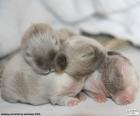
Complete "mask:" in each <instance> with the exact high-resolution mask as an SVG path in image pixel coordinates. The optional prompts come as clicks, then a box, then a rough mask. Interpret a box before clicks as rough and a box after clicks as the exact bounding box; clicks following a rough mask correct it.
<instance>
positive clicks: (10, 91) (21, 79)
mask: <svg viewBox="0 0 140 116" xmlns="http://www.w3.org/2000/svg"><path fill="white" fill-rule="evenodd" d="M44 46H45V45H44ZM37 47H38V46H37ZM35 49H37V48H35ZM40 50H41V49H40ZM35 52H39V51H35ZM35 52H34V54H35ZM104 58H105V50H104V48H103V47H102V45H100V44H99V43H98V42H96V41H95V40H92V39H90V38H86V37H82V36H73V37H71V38H70V39H67V40H66V41H65V42H64V44H63V45H62V46H61V48H60V51H59V52H58V54H57V55H56V57H55V59H54V65H55V67H56V71H57V72H58V73H57V72H51V73H49V74H47V75H41V74H40V73H36V71H35V70H34V69H33V68H32V66H31V65H29V64H28V61H26V59H25V58H24V57H23V54H22V53H18V54H16V55H15V56H14V57H13V58H12V59H11V60H10V61H9V62H8V63H7V65H6V66H5V69H4V71H3V75H2V98H3V99H5V100H6V101H9V102H23V103H29V104H32V105H41V104H46V103H49V102H50V103H52V104H58V105H70V106H71V105H76V104H77V103H78V102H79V99H78V98H76V97H75V96H76V95H77V94H78V93H79V92H80V91H81V89H82V88H83V86H84V82H85V79H86V78H87V76H88V75H89V74H91V73H92V72H93V71H94V70H95V69H96V68H97V67H98V66H99V65H100V63H101V62H102V60H104ZM62 69H63V71H62Z"/></svg>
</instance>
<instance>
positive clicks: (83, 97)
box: [77, 93, 87, 101]
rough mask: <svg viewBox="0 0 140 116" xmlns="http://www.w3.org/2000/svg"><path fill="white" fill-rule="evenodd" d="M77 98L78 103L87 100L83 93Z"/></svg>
mask: <svg viewBox="0 0 140 116" xmlns="http://www.w3.org/2000/svg"><path fill="white" fill-rule="evenodd" d="M77 98H78V99H79V100H80V101H85V100H86V99H87V97H86V95H85V94H84V93H80V94H79V95H78V96H77Z"/></svg>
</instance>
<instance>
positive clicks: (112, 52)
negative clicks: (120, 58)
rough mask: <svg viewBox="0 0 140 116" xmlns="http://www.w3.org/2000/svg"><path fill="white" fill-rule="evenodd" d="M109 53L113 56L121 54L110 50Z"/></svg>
mask: <svg viewBox="0 0 140 116" xmlns="http://www.w3.org/2000/svg"><path fill="white" fill-rule="evenodd" d="M107 55H109V56H113V55H121V54H120V53H118V52H115V51H108V52H107Z"/></svg>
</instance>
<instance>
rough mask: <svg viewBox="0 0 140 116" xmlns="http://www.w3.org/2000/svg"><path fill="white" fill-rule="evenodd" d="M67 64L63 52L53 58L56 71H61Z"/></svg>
mask: <svg viewBox="0 0 140 116" xmlns="http://www.w3.org/2000/svg"><path fill="white" fill-rule="evenodd" d="M67 65H68V62H67V57H66V55H65V54H62V53H60V54H58V55H57V56H56V58H55V68H56V71H57V72H62V71H63V70H65V69H66V67H67Z"/></svg>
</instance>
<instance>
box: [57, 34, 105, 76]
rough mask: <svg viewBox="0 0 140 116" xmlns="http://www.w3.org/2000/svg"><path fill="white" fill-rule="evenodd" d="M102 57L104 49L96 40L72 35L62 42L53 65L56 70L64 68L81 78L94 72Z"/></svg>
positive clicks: (68, 72)
mask: <svg viewBox="0 0 140 116" xmlns="http://www.w3.org/2000/svg"><path fill="white" fill-rule="evenodd" d="M104 58H105V49H104V47H103V46H102V45H101V44H99V43H98V42H97V41H95V40H93V39H91V38H87V37H83V36H73V37H71V38H69V39H68V40H66V41H65V42H64V44H63V46H62V48H61V50H60V52H59V53H58V55H57V56H56V59H55V66H56V70H57V71H62V70H64V72H66V73H67V74H69V75H71V76H73V77H75V78H82V77H84V76H87V75H89V74H91V73H92V72H94V71H95V70H96V69H97V67H98V66H99V65H100V64H101V62H102V61H103V60H104Z"/></svg>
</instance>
